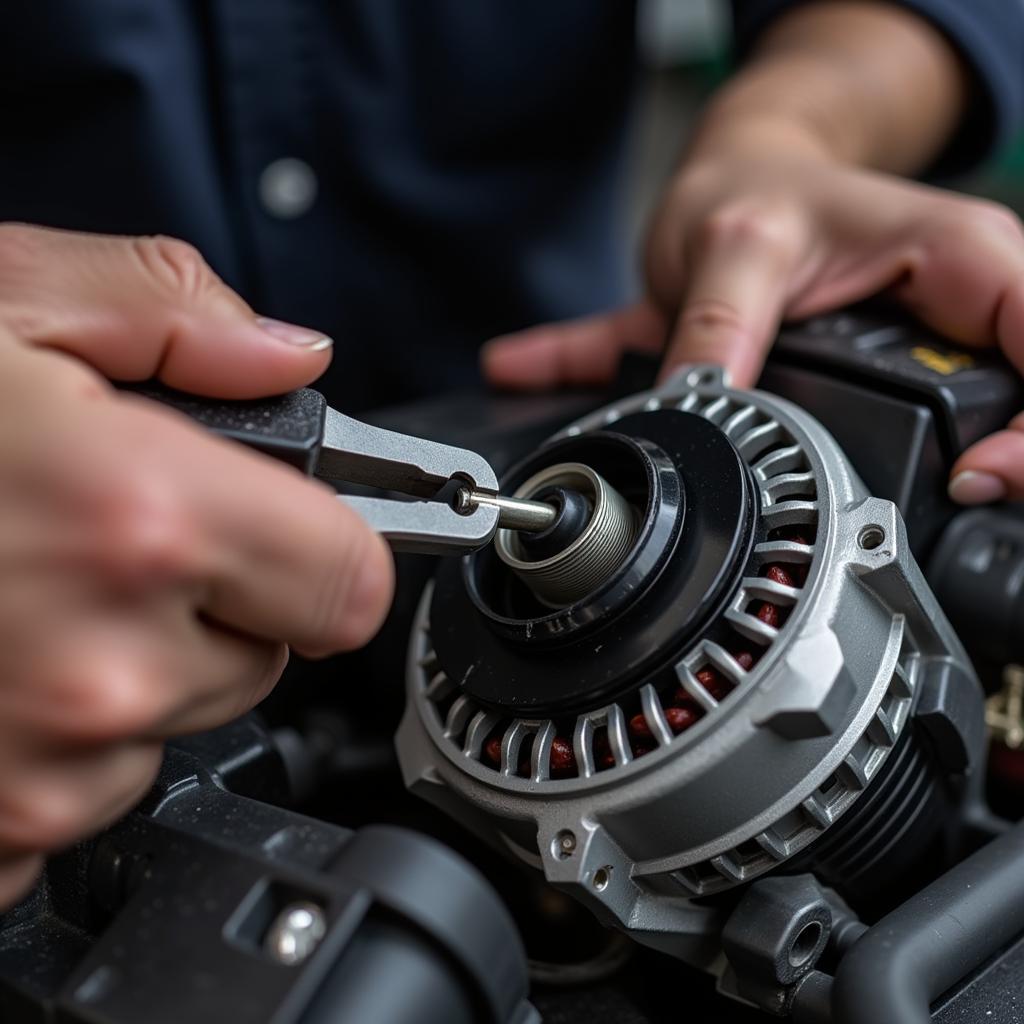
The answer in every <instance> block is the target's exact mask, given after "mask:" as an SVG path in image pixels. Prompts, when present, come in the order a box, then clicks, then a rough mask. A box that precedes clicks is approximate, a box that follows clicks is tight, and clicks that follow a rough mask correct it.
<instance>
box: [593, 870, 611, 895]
mask: <svg viewBox="0 0 1024 1024" xmlns="http://www.w3.org/2000/svg"><path fill="white" fill-rule="evenodd" d="M611 880H612V868H611V865H610V864H606V865H605V866H604V867H603V868H598V869H597V870H596V871H595V872H594V883H593V884H594V888H595V889H596V890H597V891H598V892H604V891H605V889H607V888H608V883H609V882H610V881H611Z"/></svg>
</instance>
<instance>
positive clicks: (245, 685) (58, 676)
mask: <svg viewBox="0 0 1024 1024" xmlns="http://www.w3.org/2000/svg"><path fill="white" fill-rule="evenodd" d="M158 603H159V605H160V607H154V605H157V604H158ZM287 661H288V648H287V647H286V646H284V645H283V644H280V643H275V642H272V641H266V640H258V639H256V638H253V637H248V636H243V635H242V634H239V633H234V632H231V631H230V630H225V629H223V628H221V627H218V626H215V625H213V624H211V623H209V622H207V621H205V620H203V619H202V617H200V616H197V615H195V613H194V612H193V611H192V610H191V608H190V607H189V606H188V605H187V604H186V603H184V602H182V601H181V600H180V599H178V598H177V597H174V598H171V599H164V600H163V601H161V602H157V601H148V602H145V603H144V606H142V607H139V608H137V609H134V610H133V609H128V608H118V607H116V606H102V605H101V607H99V608H98V609H97V610H96V613H95V614H94V615H93V616H91V617H89V618H86V619H84V620H81V621H80V622H79V624H78V628H77V629H69V630H67V631H65V633H64V634H62V635H61V637H60V638H58V639H57V640H56V641H55V642H54V644H52V645H51V648H50V649H49V650H47V651H46V652H45V653H43V654H40V655H38V656H37V658H36V659H35V662H34V670H33V672H34V676H33V677H34V681H35V685H34V686H33V688H32V692H29V693H28V694H24V695H22V699H21V700H20V701H19V702H18V703H15V702H14V701H13V700H12V699H11V696H10V695H8V697H7V699H6V700H5V701H4V704H3V710H4V712H5V714H6V715H7V716H8V718H16V720H18V721H20V722H22V723H24V725H25V726H26V728H28V729H30V730H35V731H37V732H38V733H39V734H40V735H46V736H48V737H50V738H51V740H52V741H53V742H57V741H58V740H59V741H63V742H65V743H68V744H73V745H78V746H83V745H93V746H95V745H98V744H110V743H118V742H123V741H125V740H128V739H138V738H148V739H152V740H163V739H167V738H168V737H171V736H180V735H187V734H190V733H195V732H201V731H203V730H205V729H213V728H216V727H217V726H220V725H224V724H225V723H226V722H230V721H233V720H234V719H236V718H238V717H239V716H240V715H243V714H245V712H247V711H249V710H250V709H252V708H253V707H255V706H256V705H257V704H258V703H259V702H260V701H261V700H263V698H264V697H266V696H267V694H268V693H269V692H270V691H271V690H272V689H273V687H274V684H275V683H276V682H277V680H278V679H279V678H280V675H281V672H282V671H283V670H284V666H285V665H286V664H287ZM39 693H45V694H46V695H47V696H46V699H40V698H39V696H38V694H39Z"/></svg>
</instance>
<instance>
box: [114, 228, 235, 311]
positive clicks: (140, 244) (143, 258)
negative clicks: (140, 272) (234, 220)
mask: <svg viewBox="0 0 1024 1024" xmlns="http://www.w3.org/2000/svg"><path fill="white" fill-rule="evenodd" d="M131 245H132V247H133V248H134V250H135V255H136V257H137V258H138V260H139V262H140V263H141V264H142V266H143V268H144V269H145V270H146V272H147V273H148V274H149V275H150V276H151V277H152V279H153V280H155V281H156V282H157V284H158V285H160V287H161V288H162V289H164V290H166V291H169V292H170V293H171V294H173V295H175V296H178V297H181V298H186V299H195V298H198V297H199V296H200V295H202V294H203V293H204V292H205V291H207V289H208V288H209V287H210V286H211V284H212V283H213V282H214V281H215V280H216V276H215V275H214V273H213V271H212V270H211V269H210V267H209V266H208V265H207V262H206V260H205V259H203V256H202V254H201V253H200V252H199V250H198V249H197V248H196V247H195V246H194V245H192V244H190V243H189V242H183V241H182V240H181V239H180V238H169V237H167V236H165V235H148V236H143V237H140V238H133V239H131Z"/></svg>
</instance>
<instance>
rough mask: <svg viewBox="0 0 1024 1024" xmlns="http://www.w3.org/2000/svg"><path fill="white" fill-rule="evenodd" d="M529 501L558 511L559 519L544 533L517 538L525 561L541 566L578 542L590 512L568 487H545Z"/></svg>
mask: <svg viewBox="0 0 1024 1024" xmlns="http://www.w3.org/2000/svg"><path fill="white" fill-rule="evenodd" d="M531 497H532V498H533V500H534V501H543V502H545V503H546V504H548V505H553V506H554V507H555V508H556V509H558V518H557V519H556V520H555V521H554V522H553V523H552V524H551V525H550V526H549V527H548V528H547V529H546V530H542V531H541V532H540V533H521V534H520V535H519V546H520V548H521V550H522V552H523V556H524V557H525V558H526V559H527V561H531V562H540V561H543V560H544V559H545V558H553V557H554V556H555V555H557V554H559V553H560V552H562V551H564V550H565V549H566V548H567V547H569V545H570V544H572V543H573V542H574V541H577V540H579V538H580V536H581V535H582V533H583V531H584V530H585V529H586V528H587V523H589V522H590V516H591V513H592V512H593V508H592V507H591V505H590V502H589V501H587V499H586V498H585V497H584V496H583V495H582V494H581V493H580V492H579V491H574V490H572V489H571V488H568V487H544V488H542V489H541V490H540V491H538V492H537V493H536V494H534V495H531Z"/></svg>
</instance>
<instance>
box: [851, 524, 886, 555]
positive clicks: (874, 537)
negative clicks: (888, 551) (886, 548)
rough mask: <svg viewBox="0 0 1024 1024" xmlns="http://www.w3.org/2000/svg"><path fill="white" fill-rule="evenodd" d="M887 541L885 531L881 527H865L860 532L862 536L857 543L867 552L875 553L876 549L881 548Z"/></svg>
mask: <svg viewBox="0 0 1024 1024" xmlns="http://www.w3.org/2000/svg"><path fill="white" fill-rule="evenodd" d="M884 541H885V530H883V529H882V528H881V527H880V526H865V527H864V529H863V530H861V531H860V536H859V537H858V538H857V543H858V544H860V546H861V547H862V548H863V549H864V550H865V551H874V550H875V548H877V547H880V546H881V545H882V543H883V542H884Z"/></svg>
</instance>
